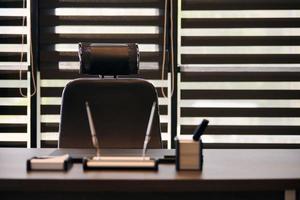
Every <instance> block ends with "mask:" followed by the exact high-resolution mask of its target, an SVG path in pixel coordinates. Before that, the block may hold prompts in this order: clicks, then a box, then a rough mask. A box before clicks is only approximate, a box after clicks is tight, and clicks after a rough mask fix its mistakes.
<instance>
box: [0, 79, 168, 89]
mask: <svg viewBox="0 0 300 200" xmlns="http://www.w3.org/2000/svg"><path fill="white" fill-rule="evenodd" d="M70 81H72V79H43V80H41V87H65V86H66V84H67V83H69V82H70ZM146 81H148V82H150V83H152V84H153V85H154V86H155V87H167V85H168V81H167V80H163V81H162V80H146ZM0 83H1V82H0Z"/></svg>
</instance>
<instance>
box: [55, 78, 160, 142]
mask: <svg viewBox="0 0 300 200" xmlns="http://www.w3.org/2000/svg"><path fill="white" fill-rule="evenodd" d="M62 101H63V102H62V106H61V123H60V128H59V131H60V137H59V147H60V148H92V147H93V146H92V140H91V133H90V128H89V125H88V118H87V113H86V108H85V101H88V102H89V105H90V108H91V111H92V116H93V121H94V125H95V129H96V132H97V136H98V140H99V143H100V147H101V148H142V147H143V141H144V138H145V133H146V129H147V124H148V120H149V116H150V111H151V107H152V103H153V101H156V102H157V101H158V100H157V94H156V90H155V88H154V86H153V85H152V84H151V83H149V82H148V81H145V80H143V79H98V78H88V79H84V78H81V79H75V80H73V81H71V82H70V83H68V84H67V86H66V87H65V89H64V92H63V98H62ZM156 105H158V103H157V104H156ZM160 133H161V131H160V121H159V111H158V106H157V107H156V112H155V115H154V120H153V125H152V130H151V140H150V143H149V146H148V147H149V148H161V147H162V144H161V134H160Z"/></svg>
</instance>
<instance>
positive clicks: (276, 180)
mask: <svg viewBox="0 0 300 200" xmlns="http://www.w3.org/2000/svg"><path fill="white" fill-rule="evenodd" d="M54 151H56V149H21V148H18V149H17V148H1V149H0V191H128V192H130V191H133V192H135V191H158V192H159V191H167V192H171V191H216V190H218V191H249V190H253V191H254V190H274V191H275V190H286V189H300V150H279V149H278V150H266V149H265V150H264V149H257V150H247V149H239V150H237V149H231V150H230V149H207V150H204V166H203V171H202V172H199V171H180V172H177V171H176V170H175V165H174V164H160V166H159V170H158V171H157V172H155V171H126V170H114V171H113V170H111V171H108V170H105V171H86V172H85V171H83V170H82V166H81V164H74V165H73V167H72V168H71V169H70V170H69V171H68V172H27V171H26V160H27V159H28V158H30V157H32V156H41V155H49V154H51V153H53V152H54ZM63 151H64V152H65V151H66V150H63ZM68 151H70V153H71V154H72V152H73V154H74V152H75V154H78V153H80V151H78V150H76V151H75V150H68ZM83 152H84V150H83ZM107 152H108V151H106V153H107ZM114 152H115V153H116V151H114ZM120 152H122V153H123V154H125V153H126V150H121V151H120ZM129 152H131V153H132V152H133V151H129ZM173 152H174V151H173ZM173 152H172V151H169V150H163V151H160V150H149V154H153V155H156V156H159V155H160V154H162V153H167V154H171V153H173ZM56 153H57V152H56Z"/></svg>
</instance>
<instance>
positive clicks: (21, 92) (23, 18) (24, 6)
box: [19, 0, 36, 98]
mask: <svg viewBox="0 0 300 200" xmlns="http://www.w3.org/2000/svg"><path fill="white" fill-rule="evenodd" d="M22 7H23V9H25V8H26V0H23V6H22ZM28 23H30V22H28V18H27V24H28ZM22 28H23V29H24V28H25V16H24V15H23V16H22ZM30 32H31V31H30ZM27 38H28V35H27ZM27 42H28V39H27ZM28 45H29V46H30V50H29V54H30V56H29V57H30V62H31V77H32V82H33V92H32V94H30V97H32V96H34V95H35V93H36V84H35V77H34V66H33V50H32V44H31V42H30V43H29V44H28ZM23 49H24V33H23V32H22V35H21V55H20V68H19V79H20V80H22V62H23V57H24V52H23ZM19 93H20V95H21V96H22V97H26V98H27V95H25V94H24V93H23V91H22V88H21V87H20V88H19Z"/></svg>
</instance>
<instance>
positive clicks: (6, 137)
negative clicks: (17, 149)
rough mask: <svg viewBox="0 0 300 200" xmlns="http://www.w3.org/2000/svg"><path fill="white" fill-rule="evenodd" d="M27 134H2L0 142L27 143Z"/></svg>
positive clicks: (0, 134)
mask: <svg viewBox="0 0 300 200" xmlns="http://www.w3.org/2000/svg"><path fill="white" fill-rule="evenodd" d="M27 137H28V136H27V134H26V133H0V141H3V142H4V141H5V142H26V141H27Z"/></svg>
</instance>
